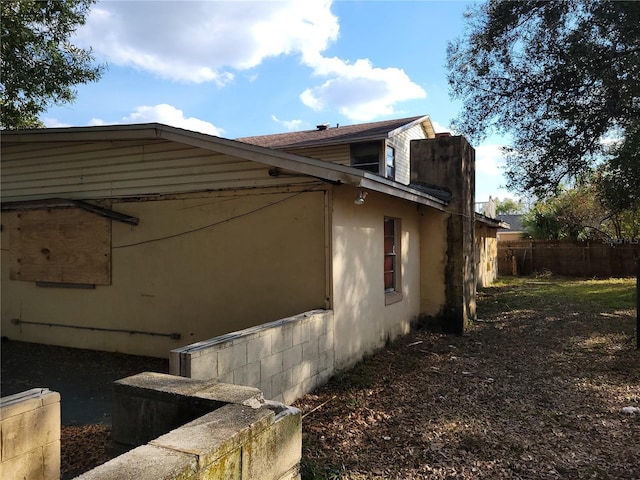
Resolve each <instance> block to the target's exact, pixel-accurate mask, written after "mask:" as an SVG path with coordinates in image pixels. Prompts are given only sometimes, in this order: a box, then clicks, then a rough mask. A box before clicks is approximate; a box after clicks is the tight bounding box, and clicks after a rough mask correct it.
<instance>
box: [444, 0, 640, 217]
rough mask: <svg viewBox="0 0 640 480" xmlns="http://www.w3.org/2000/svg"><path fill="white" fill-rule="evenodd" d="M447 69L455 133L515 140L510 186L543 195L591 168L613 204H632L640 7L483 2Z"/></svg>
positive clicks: (638, 162)
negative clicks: (456, 112) (458, 107)
mask: <svg viewBox="0 0 640 480" xmlns="http://www.w3.org/2000/svg"><path fill="white" fill-rule="evenodd" d="M447 62H448V69H449V84H450V88H451V94H452V96H453V97H454V98H458V99H460V100H462V102H463V106H464V107H463V110H462V113H461V114H460V116H459V117H458V118H457V119H456V120H455V121H454V127H455V128H456V130H458V131H459V132H460V133H462V134H464V135H467V136H468V137H469V138H470V139H471V140H472V141H479V140H482V139H483V138H485V137H486V135H488V134H489V133H492V132H493V133H499V134H505V135H507V136H508V137H510V138H512V139H513V140H512V144H511V145H510V146H509V148H507V151H506V160H507V170H506V175H507V184H508V185H507V186H508V187H509V188H511V189H514V190H516V191H520V192H528V193H533V194H535V195H537V196H539V197H543V196H545V195H548V194H552V193H554V192H556V190H557V188H558V187H559V186H560V185H561V184H562V183H565V184H566V183H567V182H569V183H571V182H575V181H576V180H580V179H582V178H584V177H585V176H589V175H590V174H591V173H592V172H593V170H594V169H595V168H598V169H600V178H601V179H602V180H604V182H603V184H602V188H603V189H606V188H609V190H608V195H609V197H611V199H617V201H618V207H620V208H628V207H630V206H631V205H633V204H635V205H638V202H639V200H640V198H639V196H640V193H639V191H640V183H639V180H640V159H639V158H638V157H639V155H640V153H639V150H640V81H638V79H639V78H640V2H636V1H601V0H564V1H553V2H550V1H538V0H520V1H500V0H489V1H488V2H486V3H484V4H481V5H479V6H475V7H474V8H473V9H472V10H470V11H469V13H468V14H467V30H466V31H465V33H464V34H463V36H462V37H461V38H459V39H458V40H456V41H454V42H452V43H450V44H449V46H448V51H447ZM612 185H615V189H613V190H611V189H610V187H611V186H612Z"/></svg>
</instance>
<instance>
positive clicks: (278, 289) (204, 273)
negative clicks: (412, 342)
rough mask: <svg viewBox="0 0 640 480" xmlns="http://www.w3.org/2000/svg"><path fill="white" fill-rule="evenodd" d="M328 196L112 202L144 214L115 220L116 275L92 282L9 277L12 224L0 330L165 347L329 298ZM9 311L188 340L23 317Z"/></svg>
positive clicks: (86, 342) (54, 340) (257, 194)
mask: <svg viewBox="0 0 640 480" xmlns="http://www.w3.org/2000/svg"><path fill="white" fill-rule="evenodd" d="M326 194H327V193H326V192H324V191H322V190H320V191H307V192H296V191H295V190H294V191H291V190H288V191H279V192H277V191H273V190H271V191H264V190H252V191H234V192H224V193H210V194H199V195H195V196H194V195H192V196H184V197H179V198H174V199H165V200H149V201H121V202H117V203H114V204H113V209H114V210H116V211H118V212H122V213H125V214H128V215H132V216H135V217H138V218H139V219H140V223H139V225H137V226H132V225H127V224H124V223H120V222H117V221H113V222H112V282H111V285H110V286H99V285H98V286H96V287H95V289H90V290H85V289H77V288H42V287H37V286H36V284H35V283H34V282H24V281H15V280H10V279H9V273H8V264H9V261H8V248H9V236H10V235H8V234H6V232H3V233H2V334H3V335H5V336H8V337H9V338H13V339H17V340H23V341H29V342H39V343H49V344H55V345H64V346H71V347H82V348H90V349H97V350H106V351H120V352H125V353H132V354H141V355H149V356H158V357H167V356H168V355H169V351H170V350H171V349H173V348H176V347H180V346H183V345H187V344H190V343H193V342H195V341H198V340H203V339H207V338H211V337H215V336H218V335H222V334H224V333H227V332H231V331H235V330H240V329H243V328H247V327H250V326H254V325H259V324H261V323H265V322H268V321H272V320H276V319H278V318H283V317H287V316H290V315H294V314H297V313H300V312H303V311H307V310H312V309H316V308H325V307H326V302H325V297H326V289H327V286H326V281H325V270H326V269H327V265H326V261H325V259H326V254H325V242H326V238H325V237H326V236H325V224H326V222H325V195H326ZM5 220H6V218H5V213H4V212H3V220H2V222H3V224H4V223H5ZM189 232H190V233H189ZM145 242H146V243H145ZM12 319H21V320H22V321H32V322H43V323H47V322H49V323H60V324H70V325H82V326H86V327H97V328H118V329H130V330H141V331H148V332H157V333H164V334H167V333H173V332H176V333H179V334H180V336H181V338H180V340H173V339H170V338H168V337H163V336H147V335H139V334H134V335H131V334H129V333H114V332H106V331H97V330H96V331H92V330H78V329H71V328H61V327H47V326H40V325H30V324H26V323H23V324H19V325H15V324H14V323H12V322H11V320H12Z"/></svg>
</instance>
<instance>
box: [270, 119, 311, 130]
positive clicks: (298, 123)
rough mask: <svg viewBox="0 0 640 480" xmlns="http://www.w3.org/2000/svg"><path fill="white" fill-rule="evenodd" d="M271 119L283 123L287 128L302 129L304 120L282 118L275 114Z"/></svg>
mask: <svg viewBox="0 0 640 480" xmlns="http://www.w3.org/2000/svg"><path fill="white" fill-rule="evenodd" d="M271 120H273V121H274V122H276V123H277V124H279V125H283V126H284V127H285V128H286V129H287V130H289V131H293V130H300V129H301V127H302V125H303V124H304V122H303V121H302V120H280V119H279V118H278V117H276V116H275V115H271Z"/></svg>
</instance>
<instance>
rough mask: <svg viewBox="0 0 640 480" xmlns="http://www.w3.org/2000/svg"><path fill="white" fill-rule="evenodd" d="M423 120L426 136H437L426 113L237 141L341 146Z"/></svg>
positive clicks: (282, 145)
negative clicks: (417, 115)
mask: <svg viewBox="0 0 640 480" xmlns="http://www.w3.org/2000/svg"><path fill="white" fill-rule="evenodd" d="M421 123H422V124H423V129H424V130H425V135H426V136H427V137H428V138H432V137H434V136H435V132H434V130H433V125H432V124H431V120H430V118H429V116H428V115H423V116H420V117H408V118H400V119H395V120H384V121H382V122H371V123H360V124H358V125H347V126H338V125H336V126H335V127H329V126H328V125H327V124H324V125H318V128H316V129H315V130H304V131H300V132H288V133H277V134H274V135H261V136H256V137H243V138H237V139H236V140H237V141H239V142H244V143H250V144H252V145H259V146H261V147H269V148H275V149H285V148H287V149H292V148H307V147H316V146H321V145H328V144H331V145H338V144H345V143H347V144H348V143H355V142H365V141H374V140H383V139H385V138H389V137H391V136H393V135H395V134H397V133H399V132H400V131H402V130H404V129H407V128H411V127H413V126H415V125H418V124H421Z"/></svg>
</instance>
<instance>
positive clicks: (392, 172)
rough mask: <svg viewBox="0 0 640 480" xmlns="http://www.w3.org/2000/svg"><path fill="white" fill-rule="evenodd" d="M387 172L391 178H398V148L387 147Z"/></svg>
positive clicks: (387, 175)
mask: <svg viewBox="0 0 640 480" xmlns="http://www.w3.org/2000/svg"><path fill="white" fill-rule="evenodd" d="M385 167H386V168H385V174H386V177H387V178H388V179H390V180H395V178H396V150H395V149H394V148H393V147H387V155H386V161H385Z"/></svg>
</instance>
